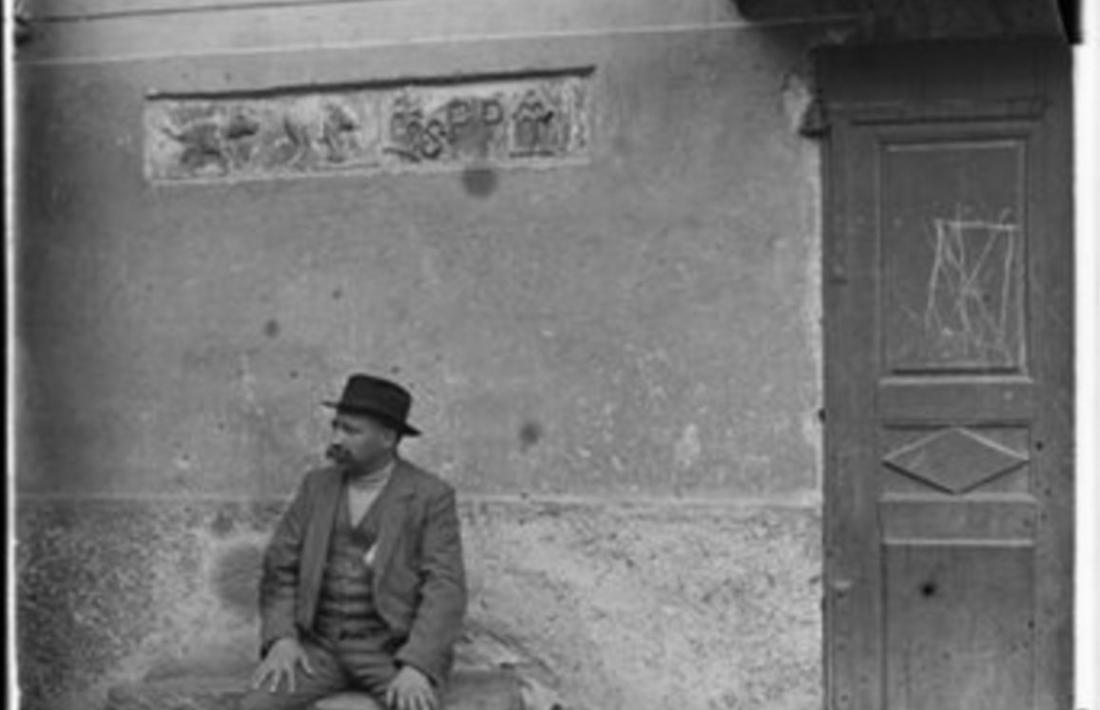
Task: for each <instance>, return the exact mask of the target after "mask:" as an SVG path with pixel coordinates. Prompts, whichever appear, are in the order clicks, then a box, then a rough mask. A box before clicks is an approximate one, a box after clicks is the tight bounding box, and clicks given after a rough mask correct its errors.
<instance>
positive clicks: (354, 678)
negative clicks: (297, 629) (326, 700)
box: [240, 638, 398, 710]
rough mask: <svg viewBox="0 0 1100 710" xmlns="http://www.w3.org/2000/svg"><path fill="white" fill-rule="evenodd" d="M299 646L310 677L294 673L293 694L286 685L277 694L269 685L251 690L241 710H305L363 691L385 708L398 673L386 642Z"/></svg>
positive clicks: (367, 640)
mask: <svg viewBox="0 0 1100 710" xmlns="http://www.w3.org/2000/svg"><path fill="white" fill-rule="evenodd" d="M300 643H301V644H302V648H303V649H304V650H305V652H306V655H307V656H308V657H309V664H310V666H311V667H312V669H313V673H312V674H311V675H307V674H306V673H305V672H303V671H302V670H301V668H299V669H297V670H296V672H295V674H294V692H290V691H289V690H288V689H287V687H286V683H285V681H284V682H283V683H282V684H281V685H280V687H279V688H278V689H276V690H272V689H271V687H270V685H268V686H267V687H263V688H259V689H250V690H249V692H248V693H247V694H246V695H245V696H244V698H242V699H241V704H240V710H307V709H308V708H309V707H310V705H312V704H313V703H314V702H316V701H318V700H320V699H321V698H323V697H325V696H328V695H332V694H334V693H339V692H341V691H346V690H357V691H365V692H367V693H369V694H370V695H372V696H373V697H374V698H375V700H377V701H378V704H379V706H380V707H385V695H386V688H387V687H388V686H389V684H390V681H391V680H393V678H394V676H395V675H397V670H398V669H397V665H396V663H395V661H394V657H393V652H392V650H391V649H392V644H390V643H389V642H388V640H387V639H385V638H373V639H372V638H356V639H342V640H339V641H328V640H318V639H302V640H301V642H300Z"/></svg>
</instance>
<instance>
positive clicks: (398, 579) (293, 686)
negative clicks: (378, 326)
mask: <svg viewBox="0 0 1100 710" xmlns="http://www.w3.org/2000/svg"><path fill="white" fill-rule="evenodd" d="M325 404H326V405H328V406H331V407H333V408H335V418H334V420H333V441H332V444H331V446H330V447H329V450H328V456H329V458H331V459H332V460H333V463H332V464H331V465H329V466H326V467H324V468H320V469H318V470H315V471H312V472H310V473H309V474H307V475H306V476H305V478H304V480H303V481H302V484H301V487H300V488H299V489H298V493H297V495H296V496H295V498H294V500H293V502H292V503H291V504H290V507H289V509H288V510H287V511H286V513H285V514H284V515H283V518H282V520H281V521H280V522H279V525H278V527H277V528H276V530H275V534H274V536H273V537H272V539H271V542H270V543H269V546H268V548H267V552H266V554H265V556H264V567H263V578H262V580H261V582H260V614H261V624H262V629H261V635H262V645H261V655H262V657H263V661H262V662H261V663H260V665H259V667H258V668H257V669H256V672H255V673H254V674H253V678H252V689H251V690H250V691H249V692H248V693H247V694H246V695H245V697H244V698H243V700H242V704H241V707H242V708H244V709H245V710H292V709H294V708H303V709H304V708H308V707H309V706H310V705H312V704H313V703H314V702H315V701H317V700H319V699H321V698H323V697H325V696H328V695H331V694H333V693H337V692H339V691H342V690H348V689H355V690H360V691H364V692H366V693H369V694H370V695H371V696H372V697H373V698H374V699H375V700H376V701H377V702H378V703H384V704H385V705H386V706H389V707H391V708H396V709H397V710H429V709H431V708H436V707H438V691H439V689H440V687H441V686H442V684H443V683H444V682H445V680H446V677H447V674H448V672H449V670H450V667H451V663H452V660H453V653H454V651H453V649H454V644H455V641H456V640H457V638H458V636H459V634H460V632H461V628H462V619H463V615H464V613H465V609H466V579H465V568H464V565H463V560H462V542H461V536H460V532H459V522H458V515H457V513H456V510H455V494H454V489H453V488H452V487H451V486H450V485H448V484H447V483H444V482H443V481H442V480H440V479H439V478H437V477H435V476H434V475H432V474H430V473H427V472H426V471H423V470H421V469H419V468H417V467H416V466H414V465H412V464H411V463H409V462H407V461H405V460H404V459H402V458H400V457H399V456H398V453H397V449H398V445H399V444H400V441H401V438H402V437H403V436H416V435H418V434H419V432H418V431H417V430H416V429H414V428H413V427H412V426H410V425H409V424H408V423H407V422H406V419H407V417H408V412H409V408H410V406H411V404H412V397H411V396H410V395H409V393H408V392H407V391H406V390H405V389H404V388H402V387H401V386H400V385H397V384H395V383H393V382H389V381H387V380H383V379H380V378H375V377H370V376H367V375H353V376H352V377H351V378H350V379H349V380H348V382H347V385H346V387H345V388H344V392H343V395H342V396H341V398H340V401H338V402H326V403H325Z"/></svg>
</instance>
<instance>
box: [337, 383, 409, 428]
mask: <svg viewBox="0 0 1100 710" xmlns="http://www.w3.org/2000/svg"><path fill="white" fill-rule="evenodd" d="M324 404H325V405H326V406H329V407H334V408H335V409H336V410H337V411H339V412H348V413H349V414H364V415H366V416H370V417H376V418H377V419H379V420H381V421H382V422H383V423H385V424H387V425H389V426H392V427H393V428H394V429H396V430H398V431H399V432H401V433H402V434H404V435H406V436H420V431H419V430H417V429H416V428H415V427H413V426H411V425H410V424H409V423H408V422H407V421H406V419H408V417H409V409H410V408H411V407H412V395H411V394H409V391H408V390H406V389H405V388H404V387H402V386H401V385H399V384H397V383H396V382H390V381H389V380H384V379H382V378H381V377H372V376H370V375H362V374H358V375H352V376H351V377H349V378H348V383H347V384H346V385H344V393H343V394H341V395H340V401H338V402H324Z"/></svg>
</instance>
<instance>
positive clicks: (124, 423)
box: [17, 0, 831, 709]
mask: <svg viewBox="0 0 1100 710" xmlns="http://www.w3.org/2000/svg"><path fill="white" fill-rule="evenodd" d="M114 4H115V5H118V7H117V8H115V10H116V11H117V12H116V14H115V15H99V16H96V17H92V18H90V19H86V20H83V21H79V22H78V21H76V19H75V18H72V17H68V16H66V14H65V13H66V12H68V10H64V9H63V6H58V8H53V7H52V6H51V5H49V4H45V5H43V6H42V7H43V8H45V10H44V12H45V11H47V10H48V11H51V12H54V15H53V16H52V19H51V20H50V21H49V22H44V23H42V25H41V28H42V29H41V31H40V33H39V35H38V37H37V38H36V39H35V40H33V41H32V42H31V44H30V45H29V46H28V47H27V49H26V52H25V55H24V57H23V58H22V60H21V62H20V64H19V66H18V79H19V89H20V103H19V109H20V111H21V114H20V115H21V116H22V117H23V121H22V123H21V125H20V127H19V130H20V134H19V135H20V137H21V142H20V148H21V150H20V156H19V166H20V170H21V175H20V178H21V180H20V181H21V185H22V190H21V200H20V203H19V206H20V230H19V242H18V249H19V250H18V260H19V261H18V266H19V274H20V275H19V296H20V302H19V313H20V321H19V323H18V327H19V333H20V336H21V338H20V343H19V348H20V349H19V353H18V357H19V361H18V362H19V366H20V368H21V380H20V381H21V383H22V389H21V391H20V392H19V402H20V406H21V411H22V415H23V416H22V418H21V422H20V439H19V466H18V472H17V473H18V479H17V483H18V489H19V493H20V500H19V504H18V505H19V508H18V513H19V521H18V522H19V553H20V554H19V570H18V571H19V584H20V598H19V605H20V612H21V617H20V619H21V627H20V651H21V668H20V674H21V678H22V682H23V686H24V699H25V705H26V706H27V707H32V708H55V707H56V708H69V707H76V706H77V705H80V706H82V707H84V706H86V705H87V704H88V702H89V700H91V701H92V702H93V703H94V702H99V700H100V699H101V698H102V694H103V691H104V690H105V689H106V688H107V687H108V686H109V685H110V684H111V683H113V682H117V681H119V680H122V679H132V678H138V677H141V676H142V675H143V674H146V673H149V672H150V671H151V670H155V669H156V668H157V667H159V666H162V665H163V664H165V663H169V664H171V663H186V662H188V661H187V659H189V658H190V659H194V658H199V657H203V656H206V657H220V656H218V654H226V655H227V657H230V656H231V657H233V658H236V659H244V658H248V657H249V654H251V653H253V652H254V648H253V647H252V641H253V637H254V635H255V618H254V609H252V608H251V600H252V599H253V594H254V592H253V589H254V586H255V572H256V567H255V562H256V559H257V555H258V550H259V549H260V547H261V546H262V544H263V540H264V539H265V536H266V534H267V533H268V532H269V530H270V526H271V524H272V523H273V520H274V516H275V515H276V514H277V512H278V510H279V507H280V505H281V502H280V501H281V500H282V499H284V498H285V496H287V495H289V493H290V492H291V491H292V490H293V487H294V485H295V484H296V482H297V480H298V479H299V477H300V476H301V475H302V473H303V471H304V470H305V469H306V468H308V467H309V466H311V465H313V464H315V463H317V462H318V461H319V460H320V459H319V453H320V452H321V451H322V450H323V448H324V445H325V437H326V432H327V424H328V414H327V412H326V410H324V409H322V408H321V407H319V406H318V403H319V402H320V401H321V400H322V399H326V398H328V397H330V396H332V395H335V394H336V393H338V391H339V388H340V386H341V385H342V382H343V378H344V377H345V376H346V375H347V374H348V373H349V372H351V371H358V370H367V371H373V372H378V373H382V374H386V375H390V376H392V377H395V378H397V379H399V380H401V381H403V382H405V383H407V384H408V385H409V386H410V388H411V389H412V391H413V393H414V396H415V397H416V404H415V406H414V409H413V418H414V420H415V421H416V423H417V424H418V425H419V426H420V427H421V428H422V429H424V431H425V432H426V436H425V437H424V438H423V439H422V440H418V441H415V442H410V445H409V446H408V447H407V449H406V454H407V455H408V456H409V457H410V458H412V459H414V460H416V461H418V462H419V463H421V464H423V465H424V466H426V467H428V468H430V469H433V470H435V471H437V472H438V473H439V474H440V475H442V476H444V477H445V478H446V479H448V480H449V481H451V482H452V483H454V484H455V485H456V486H457V487H458V490H459V493H460V497H461V499H462V506H463V518H464V522H465V532H466V537H467V555H468V558H469V561H470V562H469V563H470V567H471V573H472V580H473V584H474V606H473V608H472V610H471V625H472V628H476V629H481V630H483V631H485V633H488V634H490V635H492V636H494V637H495V638H498V639H502V640H503V642H504V643H506V644H508V645H509V646H510V647H512V648H514V649H516V650H517V652H518V653H521V654H523V655H525V656H526V657H529V658H532V659H537V660H538V661H539V662H540V663H544V664H545V666H546V668H547V669H548V673H550V675H551V676H553V681H554V683H555V684H556V685H557V686H558V688H559V689H560V691H561V694H562V697H563V698H565V699H566V700H567V701H568V703H569V704H570V705H573V706H576V707H585V708H600V709H612V708H620V707H621V708H626V707H641V708H674V707H675V708H682V707H683V708H750V707H752V708H757V707H760V708H763V707H768V708H810V707H818V706H819V705H820V702H821V694H820V677H821V668H820V633H821V631H820V626H821V619H820V610H819V588H818V587H819V581H820V576H819V572H820V564H821V552H820V543H819V540H820V534H821V533H820V484H819V479H820V469H821V466H820V461H819V458H820V445H821V431H820V427H819V424H818V421H817V412H818V409H819V407H820V404H821V402H820V400H821V394H820V390H821V383H820V368H819V365H820V333H819V315H820V298H819V284H818V274H817V269H818V261H819V231H820V230H819V225H818V210H819V195H818V192H819V182H820V179H819V166H818V162H817V146H816V145H815V144H814V143H813V142H812V141H809V140H807V139H805V138H803V137H801V136H800V135H799V134H798V132H797V124H798V121H799V119H800V116H801V111H802V110H803V109H804V107H805V105H806V102H807V101H808V98H809V93H808V89H807V82H808V77H807V76H806V70H807V58H806V54H805V53H806V51H807V49H808V47H809V46H810V44H811V43H813V42H816V41H820V40H821V39H822V38H823V37H826V36H827V34H828V33H829V32H830V31H831V30H830V25H829V23H827V22H823V21H821V20H820V19H818V20H815V21H813V22H807V23H799V22H787V23H784V24H783V25H771V26H768V25H765V26H755V25H749V24H747V23H745V22H744V21H742V20H741V19H740V18H739V17H737V15H736V11H735V8H734V5H733V4H732V3H725V2H716V1H713V0H684V1H682V2H676V3H666V2H656V1H655V0H654V1H653V2H648V1H647V2H635V3H625V2H622V1H621V0H601V1H600V2H587V3H566V5H568V7H563V8H561V9H560V10H561V11H560V12H554V11H551V10H549V9H548V7H549V6H545V5H540V6H538V7H536V5H535V4H534V3H514V4H509V6H508V8H507V10H508V11H507V12H504V11H503V9H502V5H501V3H492V2H488V1H486V0H482V1H480V2H473V3H466V4H464V6H463V12H462V13H461V14H457V13H450V14H448V13H440V12H435V13H433V12H432V11H431V10H432V8H433V7H435V6H434V5H433V4H431V3H427V2H413V1H411V0H410V1H409V2H407V3H405V2H402V3H398V2H393V3H386V2H361V3H335V4H309V3H307V4H301V5H297V4H287V5H283V4H282V3H278V4H277V5H278V6H277V7H270V8H266V9H263V10H256V9H247V8H245V7H244V6H237V5H235V4H234V3H228V4H226V5H224V6H223V7H220V9H212V8H205V7H198V6H196V7H195V8H191V9H190V10H189V11H188V12H186V13H175V14H173V13H172V12H168V13H166V14H149V13H148V10H149V9H150V8H146V10H145V11H141V12H138V11H136V10H134V11H133V12H130V11H129V10H127V6H126V3H125V2H122V1H121V0H115V3H114ZM69 7H72V6H69ZM89 7H93V6H92V5H90V4H89ZM102 7H103V6H100V9H101V10H102ZM59 8H62V9H59ZM154 9H155V8H154ZM566 10H568V12H567V11H566ZM128 13H129V14H128ZM200 20H201V22H200ZM200 25H201V27H202V28H204V29H203V31H202V32H198V33H196V32H195V31H194V30H195V29H196V28H198V27H199V26H200ZM189 28H190V29H189ZM207 28H208V29H207ZM576 67H584V68H588V69H590V70H591V74H590V75H589V81H590V90H591V111H592V114H591V128H592V134H591V143H590V146H589V154H588V155H587V157H586V158H585V159H584V160H582V161H579V162H578V161H573V162H569V163H562V164H558V165H547V166H542V167H538V168H532V167H525V166H510V165H506V164H502V165H494V164H489V165H480V166H477V169H473V170H470V169H467V170H463V169H447V170H439V171H428V172H418V173H416V174H398V173H393V174H390V173H385V172H372V173H362V174H356V173H352V174H343V175H329V176H324V177H297V178H290V179H288V178H280V179H270V180H230V181H221V180H208V181H202V182H189V183H155V182H151V181H149V180H148V179H146V177H145V174H144V172H143V167H142V166H143V160H144V157H143V146H144V135H143V132H144V131H145V130H146V127H145V125H144V123H143V119H142V116H143V105H144V102H145V101H146V100H147V97H148V96H149V95H150V93H151V92H170V93H178V94H194V93H215V94H216V93H220V92H234V91H251V90H256V89H272V90H274V91H276V93H277V92H278V91H279V90H281V88H282V87H302V86H320V87H326V86H338V85H349V84H350V85H356V84H360V83H364V82H367V83H369V82H378V81H390V80H394V81H397V82H400V81H402V80H408V79H431V78H440V77H448V78H450V79H453V80H456V81H459V82H461V81H464V80H466V79H467V78H477V77H484V76H489V75H507V76H509V77H520V78H522V77H523V76H528V75H531V74H532V73H537V72H540V71H546V70H550V71H556V70H560V69H563V68H576Z"/></svg>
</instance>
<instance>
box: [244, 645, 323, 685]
mask: <svg viewBox="0 0 1100 710" xmlns="http://www.w3.org/2000/svg"><path fill="white" fill-rule="evenodd" d="M299 667H300V668H301V669H302V672H303V673H305V674H306V675H313V667H312V666H311V665H309V657H308V656H306V652H305V649H303V648H302V644H300V643H298V639H294V638H289V637H288V638H281V639H279V640H278V641H276V642H275V645H274V646H272V647H271V648H270V650H268V652H267V656H265V657H264V660H263V662H262V663H260V666H259V667H258V668H257V669H256V672H255V673H253V674H252V687H253V688H255V689H257V690H258V689H260V688H266V689H268V690H270V691H271V692H272V693H277V692H279V686H280V685H282V680H283V678H284V677H285V678H286V690H287V692H288V693H293V692H294V676H295V675H296V673H297V670H298V668H299Z"/></svg>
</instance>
